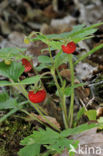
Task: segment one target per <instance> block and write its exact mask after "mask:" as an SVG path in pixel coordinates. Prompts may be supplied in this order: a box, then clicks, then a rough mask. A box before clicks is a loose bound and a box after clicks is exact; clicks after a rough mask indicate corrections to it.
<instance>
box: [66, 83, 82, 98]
mask: <svg viewBox="0 0 103 156" xmlns="http://www.w3.org/2000/svg"><path fill="white" fill-rule="evenodd" d="M84 85H85V84H84V83H79V84H75V85H74V86H73V87H71V86H69V87H66V88H65V90H64V94H65V95H66V96H70V95H71V90H72V88H74V89H75V88H78V87H82V86H84Z"/></svg>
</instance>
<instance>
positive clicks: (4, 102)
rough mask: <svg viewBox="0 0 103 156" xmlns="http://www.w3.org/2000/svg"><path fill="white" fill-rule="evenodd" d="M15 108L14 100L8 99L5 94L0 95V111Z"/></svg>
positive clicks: (15, 102)
mask: <svg viewBox="0 0 103 156" xmlns="http://www.w3.org/2000/svg"><path fill="white" fill-rule="evenodd" d="M16 107H17V101H16V99H14V98H11V97H9V95H8V94H7V92H2V93H0V109H11V108H16Z"/></svg>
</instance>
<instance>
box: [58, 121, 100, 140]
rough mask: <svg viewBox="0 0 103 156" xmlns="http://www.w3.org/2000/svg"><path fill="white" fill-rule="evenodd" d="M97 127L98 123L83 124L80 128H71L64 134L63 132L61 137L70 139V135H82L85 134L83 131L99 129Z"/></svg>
mask: <svg viewBox="0 0 103 156" xmlns="http://www.w3.org/2000/svg"><path fill="white" fill-rule="evenodd" d="M97 126H98V124H96V123H92V124H88V123H86V124H82V125H80V126H78V127H75V128H69V129H67V130H64V131H62V132H61V136H63V137H68V136H70V135H75V134H80V133H81V132H83V131H86V130H89V129H91V128H94V127H97Z"/></svg>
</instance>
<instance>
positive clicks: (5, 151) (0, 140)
mask: <svg viewBox="0 0 103 156" xmlns="http://www.w3.org/2000/svg"><path fill="white" fill-rule="evenodd" d="M34 127H35V126H32V124H31V123H30V122H25V121H24V120H22V119H18V118H16V119H14V118H13V117H12V118H11V119H9V120H6V121H5V122H3V123H2V125H1V128H0V156H17V152H18V150H19V149H20V148H21V146H20V140H22V139H23V138H24V137H26V136H28V135H30V134H31V133H32V132H33V130H34Z"/></svg>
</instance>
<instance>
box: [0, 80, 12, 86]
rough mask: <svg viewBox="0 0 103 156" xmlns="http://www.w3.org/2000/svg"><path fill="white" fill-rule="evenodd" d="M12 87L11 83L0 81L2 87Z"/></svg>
mask: <svg viewBox="0 0 103 156" xmlns="http://www.w3.org/2000/svg"><path fill="white" fill-rule="evenodd" d="M10 85H12V83H11V82H9V81H0V86H10Z"/></svg>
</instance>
